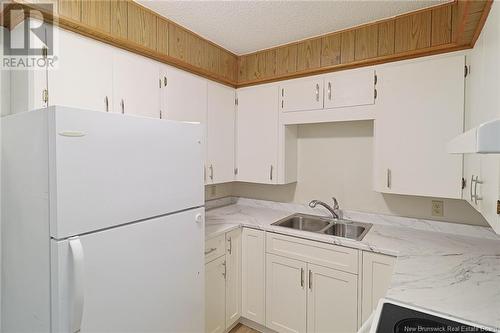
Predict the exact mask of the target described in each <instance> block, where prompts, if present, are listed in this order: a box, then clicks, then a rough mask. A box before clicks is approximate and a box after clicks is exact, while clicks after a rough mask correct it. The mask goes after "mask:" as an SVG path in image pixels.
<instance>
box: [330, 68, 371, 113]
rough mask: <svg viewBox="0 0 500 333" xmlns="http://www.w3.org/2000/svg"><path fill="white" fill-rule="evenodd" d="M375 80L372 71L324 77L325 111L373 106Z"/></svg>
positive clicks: (348, 72) (342, 73) (345, 72)
mask: <svg viewBox="0 0 500 333" xmlns="http://www.w3.org/2000/svg"><path fill="white" fill-rule="evenodd" d="M376 80H377V77H376V75H375V71H374V70H373V69H368V70H366V69H362V70H352V71H344V72H337V73H333V74H331V75H328V76H325V109H330V108H341V107H350V106H360V105H371V104H374V103H375V98H376V94H377V93H376V90H375V83H376Z"/></svg>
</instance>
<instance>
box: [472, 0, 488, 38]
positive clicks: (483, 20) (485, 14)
mask: <svg viewBox="0 0 500 333" xmlns="http://www.w3.org/2000/svg"><path fill="white" fill-rule="evenodd" d="M492 5H493V0H488V1H486V3H485V5H484V7H483V12H482V14H481V19H480V20H479V22H478V23H477V26H476V29H475V30H474V35H473V36H472V41H471V46H472V47H474V45H475V44H476V41H477V39H478V38H479V35H480V34H481V31H482V30H483V27H484V24H485V23H486V19H487V18H488V15H489V13H490V10H491V6H492Z"/></svg>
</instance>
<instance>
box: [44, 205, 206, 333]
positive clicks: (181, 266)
mask: <svg viewBox="0 0 500 333" xmlns="http://www.w3.org/2000/svg"><path fill="white" fill-rule="evenodd" d="M203 215H204V210H203V209H202V208H199V209H192V210H188V211H184V212H181V213H177V214H173V215H167V216H162V217H158V218H154V219H150V220H145V221H142V222H137V223H133V224H128V225H124V226H120V227H116V228H112V229H108V230H104V231H100V232H95V233H91V234H86V235H81V236H76V237H71V238H69V239H66V240H61V241H56V240H53V241H52V244H51V252H52V267H51V269H52V282H51V283H52V329H53V332H78V331H81V332H202V331H203V330H204V299H203V295H204V292H203V290H204V269H203V267H204V258H203V246H204V222H203Z"/></svg>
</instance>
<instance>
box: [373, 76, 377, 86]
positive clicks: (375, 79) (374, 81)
mask: <svg viewBox="0 0 500 333" xmlns="http://www.w3.org/2000/svg"><path fill="white" fill-rule="evenodd" d="M377 82H378V76H377V74H375V77H374V78H373V84H374V85H377Z"/></svg>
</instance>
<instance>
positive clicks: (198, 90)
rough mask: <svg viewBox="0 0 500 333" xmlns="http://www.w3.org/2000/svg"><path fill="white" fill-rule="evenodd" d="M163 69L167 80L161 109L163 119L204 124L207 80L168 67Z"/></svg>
mask: <svg viewBox="0 0 500 333" xmlns="http://www.w3.org/2000/svg"><path fill="white" fill-rule="evenodd" d="M163 68H164V71H165V73H166V80H167V89H166V90H165V93H166V96H165V99H164V106H163V107H162V109H164V112H165V119H168V120H178V121H195V122H200V123H202V124H206V121H207V80H205V79H203V78H201V77H199V76H196V75H193V74H191V73H188V72H185V71H181V70H179V69H177V68H173V67H170V66H164V67H163Z"/></svg>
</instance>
